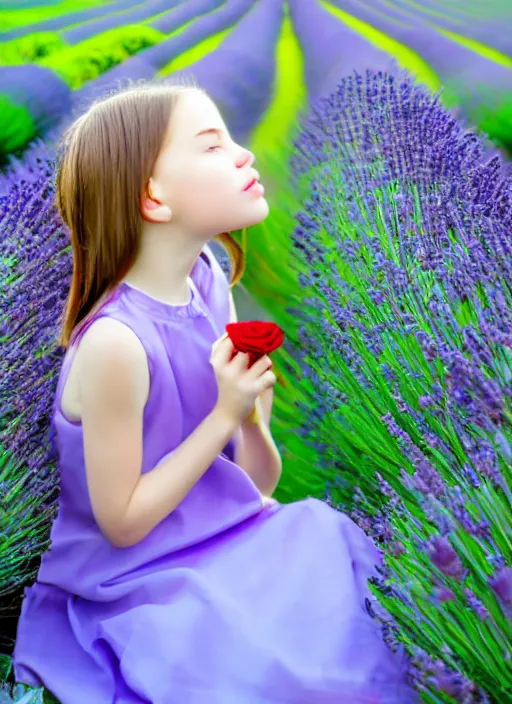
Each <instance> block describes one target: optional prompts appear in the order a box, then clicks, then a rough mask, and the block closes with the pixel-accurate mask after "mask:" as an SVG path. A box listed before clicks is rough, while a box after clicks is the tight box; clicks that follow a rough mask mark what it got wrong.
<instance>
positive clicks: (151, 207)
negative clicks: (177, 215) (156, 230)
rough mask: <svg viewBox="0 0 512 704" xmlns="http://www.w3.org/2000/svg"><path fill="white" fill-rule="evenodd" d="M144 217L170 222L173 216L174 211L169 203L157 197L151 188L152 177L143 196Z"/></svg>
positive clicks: (151, 220)
mask: <svg viewBox="0 0 512 704" xmlns="http://www.w3.org/2000/svg"><path fill="white" fill-rule="evenodd" d="M141 212H142V217H143V218H144V220H146V221H147V222H155V223H158V222H161V223H164V222H170V221H171V218H172V211H171V209H170V208H169V206H168V205H165V204H164V203H162V201H161V200H158V198H156V197H155V196H154V195H153V193H152V190H151V179H150V181H149V183H148V185H147V186H146V190H145V191H144V194H143V196H142V203H141Z"/></svg>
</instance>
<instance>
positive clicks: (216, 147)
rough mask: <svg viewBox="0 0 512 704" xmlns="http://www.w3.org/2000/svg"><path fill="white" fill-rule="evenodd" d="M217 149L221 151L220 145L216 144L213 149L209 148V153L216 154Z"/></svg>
mask: <svg viewBox="0 0 512 704" xmlns="http://www.w3.org/2000/svg"><path fill="white" fill-rule="evenodd" d="M216 149H220V144H215V145H214V146H213V147H208V149H207V150H206V151H207V152H214V151H215V150H216Z"/></svg>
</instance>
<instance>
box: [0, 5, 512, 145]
mask: <svg viewBox="0 0 512 704" xmlns="http://www.w3.org/2000/svg"><path fill="white" fill-rule="evenodd" d="M259 4H260V0H259V1H258V2H257V3H254V2H248V1H247V0H225V1H224V2H223V1H222V0H189V1H188V2H180V1H179V0H151V1H150V2H147V3H144V4H143V5H140V4H135V3H134V0H118V2H114V3H110V4H109V5H107V6H103V7H96V8H91V9H89V10H85V11H82V12H77V13H73V14H72V15H65V16H62V17H58V18H54V19H52V20H47V21H46V22H42V23H41V25H40V26H32V27H31V28H20V29H17V30H12V31H11V32H7V33H4V35H3V37H2V35H0V37H2V38H3V39H4V40H10V42H11V43H16V42H20V41H22V40H23V39H27V37H28V38H29V37H30V34H29V29H30V31H32V32H35V34H34V37H37V36H38V34H37V33H38V32H40V31H44V32H51V33H53V35H52V36H53V41H54V42H55V37H58V39H59V41H60V42H62V41H64V42H65V44H64V46H62V44H60V45H59V44H58V43H56V44H55V43H54V44H53V45H52V46H54V47H55V48H56V49H57V50H56V51H54V52H53V53H51V54H50V55H48V56H44V57H43V58H40V59H38V60H37V61H35V62H34V63H33V64H32V65H27V64H21V65H18V66H2V67H0V97H1V99H2V101H3V103H4V109H3V122H4V123H5V125H6V127H7V126H8V127H10V129H11V130H13V129H14V131H16V126H15V125H16V122H17V123H18V125H19V128H18V129H17V133H18V135H21V134H22V133H23V134H25V135H26V137H24V141H23V140H21V144H20V138H18V139H15V138H14V139H5V138H4V140H3V145H1V142H0V149H1V150H2V151H3V153H4V154H6V153H9V152H10V151H13V150H14V148H16V149H18V148H19V147H21V146H23V144H24V143H26V142H27V141H28V140H29V139H31V138H32V137H33V136H34V135H35V134H40V135H42V136H46V135H47V134H48V131H49V130H50V129H51V128H52V127H54V126H55V125H56V124H58V122H59V121H60V119H61V118H62V117H63V116H65V115H67V114H69V112H70V111H71V110H73V109H74V108H76V106H77V105H79V106H82V105H83V104H84V102H85V101H86V100H88V99H89V98H90V96H91V95H95V94H97V93H98V91H101V90H104V89H105V88H106V87H107V86H109V85H113V84H115V82H116V81H117V80H119V79H125V78H126V77H129V78H131V79H138V78H151V77H153V76H154V75H155V74H156V73H157V72H158V71H160V70H161V69H163V68H164V67H165V65H166V64H168V63H169V62H170V61H172V60H173V59H174V58H176V57H177V56H179V55H181V54H183V53H184V52H187V51H188V50H189V49H191V48H192V47H194V46H197V44H198V43H200V42H201V41H203V40H204V39H207V38H208V37H210V36H212V35H213V34H215V33H217V32H220V31H223V30H226V29H227V28H229V27H232V26H236V24H237V23H238V22H240V21H241V19H242V18H243V17H245V16H246V15H247V13H248V12H249V11H250V10H251V9H254V10H256V9H257V7H258V5H259ZM279 4H281V5H283V9H284V7H285V5H286V4H285V3H284V2H280V3H279ZM287 5H288V6H289V10H290V12H291V16H292V19H293V23H294V27H295V31H296V32H297V35H298V38H299V41H300V43H301V46H302V48H303V53H304V59H305V65H306V67H307V75H306V80H307V87H308V91H309V95H310V97H311V98H312V99H314V98H315V97H317V96H319V95H322V94H327V93H328V92H329V90H330V89H331V88H332V87H333V85H335V84H336V82H337V81H338V80H339V78H340V77H341V75H346V74H349V73H350V72H351V71H352V70H357V69H361V68H366V67H373V68H379V67H384V66H387V65H389V62H390V58H392V56H395V57H396V58H398V60H400V58H401V57H400V45H403V46H405V47H410V48H412V49H413V50H414V51H416V52H417V53H418V55H419V56H421V57H422V58H423V59H424V60H425V61H426V62H427V63H428V64H429V65H430V67H431V68H432V71H433V73H434V74H435V76H436V78H437V79H438V81H439V82H440V83H439V85H441V84H442V85H443V86H444V87H445V93H446V101H448V102H449V103H450V104H452V105H455V104H456V105H458V106H460V108H461V109H462V111H463V112H464V113H465V114H466V115H467V117H468V118H469V119H470V120H471V121H472V122H473V123H474V124H476V125H479V126H481V127H482V128H483V129H484V130H485V131H486V132H487V133H488V134H490V135H491V137H493V138H495V139H496V140H498V141H501V142H502V143H504V144H512V136H511V128H510V124H511V122H512V121H511V120H510V114H511V112H510V111H511V109H512V108H511V106H512V70H511V67H512V60H510V59H508V58H507V56H508V55H512V47H511V46H510V38H509V37H510V33H509V32H507V31H506V26H507V25H506V24H504V23H502V24H501V29H500V27H499V26H498V25H497V24H496V22H492V21H491V20H489V21H487V22H485V21H484V20H483V18H482V19H481V21H480V22H479V23H478V27H479V28H480V29H481V32H480V33H479V32H478V31H476V30H475V28H474V23H468V22H466V24H464V22H463V20H462V18H461V17H457V16H455V17H453V18H452V19H451V20H450V18H442V19H437V20H436V22H435V23H434V22H430V21H427V20H425V18H422V19H421V20H420V19H418V16H417V13H413V12H411V10H410V8H407V7H406V3H402V4H401V5H400V4H398V5H396V4H395V5H396V6H395V7H390V6H389V3H386V4H384V3H383V2H381V1H380V0H379V1H378V2H372V3H369V2H365V1H364V0H332V1H331V2H330V3H325V2H321V1H320V0H291V1H290V2H289V3H287ZM336 10H340V11H341V14H339V13H338V15H336ZM491 12H492V6H491V7H489V13H491ZM276 17H277V15H276ZM350 17H351V18H356V19H357V20H358V21H360V22H362V23H363V24H362V25H361V27H363V29H358V30H356V29H354V28H352V27H349V26H348V24H347V23H346V21H347V18H350ZM152 18H154V19H152ZM344 20H345V21H344ZM143 22H144V24H141V23H143ZM253 22H254V29H255V31H259V29H260V28H259V27H258V20H257V13H256V15H254V17H253ZM443 23H444V25H446V26H447V29H448V30H450V31H451V29H453V27H454V26H455V27H456V28H457V32H458V34H459V35H460V38H461V39H463V38H464V37H463V35H464V34H465V33H467V34H468V36H471V37H476V36H478V37H480V38H482V37H483V36H484V35H485V37H486V38H487V39H489V41H490V40H491V39H492V44H491V46H494V47H499V48H500V50H501V51H502V52H504V53H505V54H506V56H505V55H504V56H501V57H500V56H498V55H494V56H493V57H492V59H491V58H488V57H487V56H484V55H483V53H479V52H478V51H477V50H474V49H473V48H472V49H469V48H468V47H467V46H464V45H463V43H461V41H459V40H457V38H456V37H455V36H452V34H450V32H449V31H445V29H443ZM349 24H350V23H349ZM70 25H71V26H70ZM364 27H369V28H370V32H367V31H365V30H364ZM122 28H124V30H123V29H122ZM371 28H375V29H377V30H379V32H380V33H381V35H385V36H386V37H389V38H391V39H392V40H393V41H394V42H395V44H394V46H393V48H392V49H389V48H386V49H384V48H383V47H385V43H382V42H381V46H380V48H379V46H375V42H374V39H373V38H372V35H371ZM180 29H181V30H182V31H179V30H180ZM271 29H272V31H273V30H277V27H272V28H271ZM466 30H467V32H466ZM475 32H476V33H475ZM482 32H483V34H482ZM137 33H138V34H139V38H138V40H137ZM396 42H398V44H397V43H396ZM238 50H239V51H238V53H239V54H240V55H242V54H246V53H248V49H245V47H244V46H243V44H240V45H239V47H238ZM38 51H41V48H40V47H39V48H38ZM390 51H392V52H394V54H390V53H389V52H390ZM102 53H103V54H104V55H105V57H106V58H105V60H104V61H103V62H102V61H101V60H99V59H98V58H97V57H98V55H101V54H102ZM484 53H485V52H484ZM487 53H489V52H487ZM87 57H93V59H90V60H91V61H92V63H93V64H94V67H93V68H91V66H88V67H87V68H84V66H85V65H86V64H87ZM224 69H225V71H227V75H228V76H230V78H231V80H233V81H237V82H239V83H243V82H244V81H245V80H246V79H247V78H251V77H252V76H251V75H250V74H249V75H248V74H245V73H243V72H242V71H241V69H240V68H239V67H238V66H237V64H227V65H226V66H225V67H224ZM91 71H92V72H91ZM98 71H104V73H103V75H98ZM94 72H96V74H94ZM95 76H96V77H95ZM72 88H74V89H76V88H80V90H75V91H73V90H72ZM270 99H271V90H269V92H268V93H267V95H266V96H265V100H266V101H267V102H268V101H269V100H270ZM242 107H243V104H242V103H241V104H240V105H238V106H236V108H237V109H238V110H240V109H241V108H242ZM259 112H261V110H259ZM228 117H229V116H228ZM22 123H23V124H24V129H22V127H21V126H22ZM13 125H14V127H13Z"/></svg>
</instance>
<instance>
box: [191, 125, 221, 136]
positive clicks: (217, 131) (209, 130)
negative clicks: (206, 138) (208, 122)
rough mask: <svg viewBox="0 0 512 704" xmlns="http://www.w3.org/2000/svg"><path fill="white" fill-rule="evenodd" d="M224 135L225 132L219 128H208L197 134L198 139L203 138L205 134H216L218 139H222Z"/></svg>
mask: <svg viewBox="0 0 512 704" xmlns="http://www.w3.org/2000/svg"><path fill="white" fill-rule="evenodd" d="M223 133H224V130H221V129H220V128H219V127H207V128H206V129H205V130H201V131H200V132H198V133H197V134H196V137H201V136H202V135H204V134H215V135H217V137H221V136H222V135H223Z"/></svg>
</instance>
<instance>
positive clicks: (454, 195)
mask: <svg viewBox="0 0 512 704" xmlns="http://www.w3.org/2000/svg"><path fill="white" fill-rule="evenodd" d="M292 166H293V169H294V173H295V178H296V180H297V182H298V184H300V185H301V186H302V187H303V188H305V189H306V192H307V197H306V199H305V201H304V208H303V210H302V212H300V213H299V215H298V217H297V227H296V230H295V232H294V234H293V241H294V247H295V255H296V256H295V259H294V261H292V262H291V263H292V266H294V268H295V270H296V272H297V275H298V277H299V283H300V285H301V286H302V287H303V290H304V291H305V295H306V298H305V300H304V301H303V304H302V306H301V307H300V308H298V309H296V310H293V311H291V312H293V313H294V314H295V315H297V316H298V317H299V319H300V320H301V322H302V326H301V328H300V339H299V346H300V349H299V351H298V356H299V358H300V359H301V375H302V380H303V383H304V384H307V385H308V388H309V390H310V399H309V403H308V405H307V407H306V406H304V407H303V408H302V409H301V411H302V413H301V416H300V417H301V418H302V419H303V424H302V425H303V427H302V434H303V435H304V436H309V443H310V445H311V446H312V447H314V448H316V451H317V455H318V457H319V462H320V465H321V466H322V467H323V468H326V467H329V468H330V471H331V476H332V480H331V481H330V483H329V487H328V500H329V501H330V502H331V503H332V504H333V505H334V506H337V507H343V510H345V511H347V510H348V511H349V513H350V514H351V516H352V517H353V518H354V520H356V522H357V523H358V524H359V525H360V526H361V527H362V528H363V529H364V530H365V531H366V532H367V533H369V534H370V535H372V537H373V538H374V539H375V540H376V542H377V543H378V544H379V545H380V546H381V547H382V549H383V550H384V553H385V558H386V559H385V564H384V567H383V568H382V570H381V573H380V576H379V578H378V579H375V580H373V584H372V590H373V591H374V594H375V596H376V597H378V601H375V602H374V603H370V602H369V603H368V609H369V611H370V612H371V613H372V615H374V616H375V617H376V618H378V619H379V620H380V621H381V622H382V627H383V632H384V635H385V637H386V639H387V641H388V642H389V643H390V645H391V646H392V647H393V645H394V643H396V642H398V641H400V642H403V643H404V644H405V645H406V648H407V649H408V651H409V653H410V654H411V656H412V666H411V677H412V679H413V681H414V682H415V684H416V686H417V687H418V689H420V691H422V692H423V697H424V701H427V702H432V703H434V702H436V703H437V702H464V703H465V704H470V703H477V702H496V704H498V702H499V704H504V703H505V702H511V701H512V668H511V667H510V659H511V652H510V644H511V642H512V624H511V620H510V617H511V615H512V614H511V609H512V566H511V564H512V551H511V535H512V511H511V499H512V493H511V476H510V467H511V463H512V413H511V397H512V351H511V348H512V240H511V239H510V231H511V226H512V175H511V169H510V167H509V166H508V165H507V164H505V163H504V162H503V161H502V159H501V157H500V156H499V155H498V154H497V153H495V152H493V151H491V150H490V148H489V147H488V146H487V144H486V143H485V141H484V139H483V137H481V136H478V135H477V134H475V133H473V132H471V131H469V130H467V129H466V126H465V125H464V124H463V123H462V122H460V121H457V120H456V119H454V117H453V116H452V115H450V113H449V112H448V111H447V110H446V109H444V108H443V107H442V106H441V105H440V102H439V99H438V96H436V97H432V96H431V95H430V94H429V93H428V91H427V90H426V89H424V88H422V87H419V86H418V85H415V84H414V83H413V80H412V79H411V78H409V77H408V76H407V75H406V74H402V73H396V74H395V75H390V74H384V73H377V74H376V73H371V72H367V73H366V76H365V77H362V76H360V75H357V74H354V75H353V76H350V77H348V78H345V79H344V80H343V81H342V82H341V84H340V86H339V88H338V90H337V92H336V93H334V94H333V95H331V96H330V97H329V99H326V100H323V101H321V102H319V103H318V104H317V106H316V107H315V109H314V111H313V113H312V115H311V117H310V118H309V119H308V121H307V122H306V123H305V124H304V125H303V129H302V131H301V135H300V138H299V139H298V141H297V143H296V153H295V155H294V158H293V162H292ZM312 400H314V401H315V403H314V404H313V405H314V412H312V408H311V401H312Z"/></svg>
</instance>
